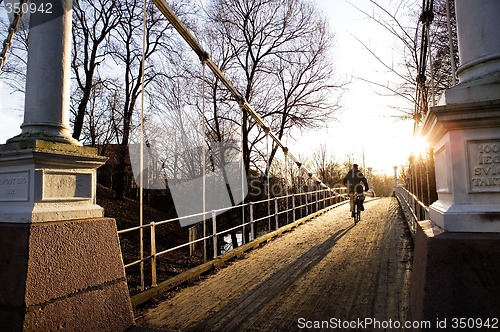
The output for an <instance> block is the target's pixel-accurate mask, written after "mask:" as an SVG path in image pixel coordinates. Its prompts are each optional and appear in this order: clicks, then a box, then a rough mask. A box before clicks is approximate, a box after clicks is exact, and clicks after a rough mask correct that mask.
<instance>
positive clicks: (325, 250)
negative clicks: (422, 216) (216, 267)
mask: <svg viewBox="0 0 500 332" xmlns="http://www.w3.org/2000/svg"><path fill="white" fill-rule="evenodd" d="M365 207H366V211H365V212H364V213H363V214H362V220H361V222H360V223H358V224H357V225H356V226H354V225H353V222H352V218H350V214H349V211H348V206H347V205H343V206H341V207H338V208H337V209H334V210H332V211H330V212H328V213H327V214H325V215H322V216H320V217H318V218H316V219H314V220H312V221H311V222H309V223H307V224H305V225H303V226H301V227H299V228H298V229H296V230H294V231H293V232H291V233H287V234H285V235H284V236H282V237H280V238H277V239H275V240H273V241H272V242H270V243H268V244H267V245H265V246H263V247H261V248H259V249H256V250H254V251H252V252H250V253H248V254H247V255H246V257H245V258H244V259H240V260H237V261H235V262H233V263H231V264H230V265H229V266H228V267H226V268H223V269H221V270H220V271H218V272H217V273H215V274H213V275H210V276H208V277H206V278H204V279H203V280H201V281H200V282H198V283H197V284H196V285H193V286H191V287H188V288H184V289H182V290H180V291H179V292H177V293H176V294H175V296H174V297H172V298H170V299H168V300H166V301H164V302H162V303H160V304H159V305H158V306H156V307H154V308H151V309H149V310H147V311H145V312H143V313H141V316H140V317H139V318H138V319H137V324H138V325H139V326H141V327H148V328H162V329H164V330H167V331H309V330H314V331H319V329H309V328H307V327H308V326H314V325H311V324H325V323H322V321H328V323H329V324H327V325H323V327H324V328H323V330H329V329H330V328H332V327H335V324H337V325H340V326H342V325H341V324H354V323H352V322H351V321H356V324H357V322H358V321H359V320H361V322H366V321H365V319H376V320H378V323H379V324H387V323H386V322H388V321H389V320H392V321H393V322H394V321H398V322H404V321H405V320H407V311H408V294H409V279H410V278H409V277H410V272H411V259H412V252H411V241H410V236H409V233H408V231H407V229H406V226H405V224H404V219H403V217H402V214H401V212H400V210H399V207H398V203H397V201H396V199H395V198H382V199H378V200H373V201H371V202H367V203H365ZM352 326H354V325H352ZM358 327H364V328H367V329H365V331H366V330H378V329H373V327H374V326H373V325H371V326H369V325H365V326H363V325H361V326H358Z"/></svg>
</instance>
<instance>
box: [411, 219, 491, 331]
mask: <svg viewBox="0 0 500 332" xmlns="http://www.w3.org/2000/svg"><path fill="white" fill-rule="evenodd" d="M499 312H500V234H499V233H452V232H442V231H441V230H440V229H439V228H437V227H432V225H431V223H430V222H429V221H421V222H419V225H418V227H417V233H416V236H415V253H414V258H413V272H412V279H411V289H410V314H411V319H412V320H413V321H417V320H418V321H422V320H427V321H430V322H431V323H432V324H434V325H433V328H436V325H435V324H436V323H437V321H438V320H439V321H441V322H442V321H443V320H444V319H446V320H447V322H446V323H447V326H448V327H450V326H452V319H453V318H459V319H460V318H465V319H467V318H483V321H485V319H487V318H490V321H491V319H492V318H496V319H498V318H499V316H498V313H499Z"/></svg>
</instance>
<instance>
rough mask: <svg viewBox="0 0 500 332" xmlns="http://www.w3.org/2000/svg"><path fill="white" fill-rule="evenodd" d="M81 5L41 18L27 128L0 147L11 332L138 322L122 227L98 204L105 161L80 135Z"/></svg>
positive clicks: (1, 256)
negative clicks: (74, 50) (76, 83)
mask: <svg viewBox="0 0 500 332" xmlns="http://www.w3.org/2000/svg"><path fill="white" fill-rule="evenodd" d="M71 3H72V2H71V0H64V1H62V5H63V6H65V7H64V8H63V10H62V11H61V12H57V13H56V12H55V11H54V13H53V14H47V13H41V12H40V13H38V12H37V13H33V14H31V17H30V40H29V51H28V71H27V82H26V97H25V112H24V122H23V124H22V126H21V128H22V132H21V134H20V135H18V136H16V137H13V138H12V139H10V140H8V142H7V144H5V145H2V146H0V267H1V268H0V326H1V327H2V331H49V330H50V331H55V330H59V329H63V330H70V331H124V330H126V329H127V328H128V327H130V326H131V325H133V324H134V320H133V313H132V309H131V305H130V299H129V294H128V288H127V284H126V279H125V271H124V268H123V262H122V258H121V251H120V244H119V241H118V235H117V232H116V225H115V221H114V220H113V219H109V218H103V209H102V208H101V207H99V206H98V205H97V204H96V170H97V168H98V167H99V166H100V165H102V164H103V163H104V161H105V159H103V157H99V156H98V155H97V151H96V150H94V149H91V148H87V147H82V146H81V144H79V143H78V142H76V141H75V140H74V139H72V138H71V134H70V128H69V83H70V82H69V80H70V69H71V68H70V61H71V16H72V10H71ZM47 15H52V16H51V17H47Z"/></svg>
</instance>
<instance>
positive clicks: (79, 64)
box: [71, 0, 121, 144]
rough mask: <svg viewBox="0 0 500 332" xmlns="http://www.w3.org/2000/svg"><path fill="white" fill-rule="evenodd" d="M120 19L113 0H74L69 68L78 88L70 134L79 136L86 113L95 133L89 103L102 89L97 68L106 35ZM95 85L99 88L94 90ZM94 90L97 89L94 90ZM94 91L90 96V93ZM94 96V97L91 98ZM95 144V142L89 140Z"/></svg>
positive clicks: (104, 51) (103, 53)
mask: <svg viewBox="0 0 500 332" xmlns="http://www.w3.org/2000/svg"><path fill="white" fill-rule="evenodd" d="M120 19H121V11H120V8H119V2H118V1H115V0H98V1H88V0H75V1H73V29H72V32H73V54H72V57H73V60H72V64H71V65H72V69H73V73H74V77H75V81H76V83H77V89H76V91H75V92H74V93H73V94H72V104H73V105H72V109H73V115H74V121H73V138H75V139H77V140H78V139H80V136H81V134H82V128H83V127H84V125H85V124H84V118H85V116H86V115H87V116H89V119H88V123H87V125H88V128H89V130H90V132H91V133H93V134H91V135H93V136H94V138H96V137H95V133H96V131H95V120H96V119H95V118H94V117H92V116H91V115H89V114H87V106H88V104H89V103H91V102H92V103H93V104H94V105H95V102H96V101H97V100H96V98H99V95H103V94H104V92H105V90H104V89H103V88H104V87H105V80H106V79H105V78H103V77H102V75H101V74H100V73H99V71H98V68H99V65H101V63H102V64H103V66H106V64H105V63H104V62H105V60H106V57H107V56H109V47H108V42H109V36H110V34H111V32H112V31H113V30H115V29H116V28H117V27H118V24H119V22H120ZM96 87H99V88H98V90H96V91H93V90H94V89H95V88H96ZM96 92H99V94H97V93H96ZM91 95H93V96H91ZM91 98H93V101H91V100H90V99H91ZM91 143H93V144H95V143H97V142H95V141H93V140H92V141H91Z"/></svg>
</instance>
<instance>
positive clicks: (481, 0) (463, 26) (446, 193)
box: [422, 0, 500, 232]
mask: <svg viewBox="0 0 500 332" xmlns="http://www.w3.org/2000/svg"><path fill="white" fill-rule="evenodd" d="M456 15H457V27H458V42H459V51H460V59H461V62H462V65H461V66H460V68H459V71H458V75H459V84H458V85H456V86H454V87H452V88H451V89H448V90H447V91H445V93H444V96H443V98H442V99H441V103H440V105H439V106H436V107H432V108H431V110H430V112H429V114H428V115H427V117H426V119H425V121H424V125H423V128H422V134H423V135H424V136H426V137H427V139H428V141H429V143H430V144H431V145H432V146H433V148H434V158H435V165H436V187H437V192H438V200H437V201H436V202H435V203H434V204H433V205H432V206H431V207H430V211H429V213H430V217H431V220H432V221H433V222H434V223H435V224H437V225H438V226H439V227H441V228H442V229H444V230H447V231H454V232H500V152H499V150H500V38H498V31H500V20H498V17H499V16H500V1H498V0H477V1H468V0H456Z"/></svg>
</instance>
